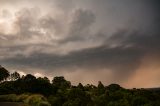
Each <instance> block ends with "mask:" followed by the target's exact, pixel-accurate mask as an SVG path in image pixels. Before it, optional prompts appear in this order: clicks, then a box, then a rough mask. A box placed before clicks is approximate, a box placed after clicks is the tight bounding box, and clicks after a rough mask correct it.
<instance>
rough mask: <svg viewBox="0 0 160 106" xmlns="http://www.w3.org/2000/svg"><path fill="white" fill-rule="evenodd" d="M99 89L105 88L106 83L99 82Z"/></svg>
mask: <svg viewBox="0 0 160 106" xmlns="http://www.w3.org/2000/svg"><path fill="white" fill-rule="evenodd" d="M98 89H104V85H103V84H102V82H101V81H99V82H98Z"/></svg>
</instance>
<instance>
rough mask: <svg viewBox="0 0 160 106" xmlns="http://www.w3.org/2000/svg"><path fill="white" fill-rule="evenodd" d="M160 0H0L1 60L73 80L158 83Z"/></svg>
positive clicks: (18, 68)
mask: <svg viewBox="0 0 160 106" xmlns="http://www.w3.org/2000/svg"><path fill="white" fill-rule="evenodd" d="M159 12H160V2H159V0H0V64H1V65H2V66H3V67H5V68H7V69H8V70H10V71H11V72H13V71H18V72H19V73H21V74H28V73H30V74H33V75H35V76H37V77H38V76H47V77H49V78H52V77H55V76H64V77H65V78H66V79H67V80H69V81H71V82H72V84H74V85H76V84H78V83H79V82H80V83H83V84H88V83H90V84H95V85H96V84H97V82H98V81H102V83H104V84H105V85H109V84H111V83H118V84H120V85H121V86H123V87H127V88H133V87H137V88H141V87H144V88H150V87H160V77H159V76H160V30H159V28H160V14H159Z"/></svg>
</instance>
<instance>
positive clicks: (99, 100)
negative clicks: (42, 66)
mask: <svg viewBox="0 0 160 106" xmlns="http://www.w3.org/2000/svg"><path fill="white" fill-rule="evenodd" d="M0 70H3V71H4V68H0ZM1 72H2V71H0V73H1ZM4 72H6V73H9V72H7V71H6V70H5V71H4ZM11 76H12V77H13V78H12V80H11V81H5V79H6V78H7V76H6V77H5V78H4V76H3V75H2V74H1V75H0V77H1V80H0V81H1V83H0V102H22V103H26V104H29V105H30V106H160V89H152V90H150V89H124V88H122V87H121V86H120V85H118V84H111V85H109V86H104V85H103V84H102V82H100V81H99V82H98V85H97V86H95V85H92V84H87V85H85V86H83V85H82V84H81V83H79V84H78V85H77V86H72V85H71V83H70V82H69V81H67V80H66V79H65V78H64V77H63V76H60V77H55V78H53V80H52V83H50V81H49V79H48V78H47V77H44V78H41V77H39V78H36V77H35V76H33V75H31V74H27V75H26V76H23V77H19V75H18V73H14V74H11ZM2 77H3V80H2Z"/></svg>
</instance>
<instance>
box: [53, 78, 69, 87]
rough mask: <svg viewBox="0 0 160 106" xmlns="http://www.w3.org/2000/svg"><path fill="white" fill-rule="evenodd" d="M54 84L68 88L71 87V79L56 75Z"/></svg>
mask: <svg viewBox="0 0 160 106" xmlns="http://www.w3.org/2000/svg"><path fill="white" fill-rule="evenodd" d="M52 84H53V85H54V86H55V87H57V88H62V89H66V88H70V87H71V83H70V81H67V80H65V78H64V77H63V76H60V77H54V79H53V80H52Z"/></svg>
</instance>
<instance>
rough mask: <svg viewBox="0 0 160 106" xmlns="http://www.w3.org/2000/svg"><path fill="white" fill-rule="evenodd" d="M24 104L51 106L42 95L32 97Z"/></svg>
mask: <svg viewBox="0 0 160 106" xmlns="http://www.w3.org/2000/svg"><path fill="white" fill-rule="evenodd" d="M24 102H25V103H27V104H29V105H31V106H50V105H49V103H48V102H47V99H46V98H45V97H44V96H42V95H31V96H29V97H28V98H27V99H26V100H25V101H24ZM44 104H45V105H44ZM46 104H48V105H46Z"/></svg>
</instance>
